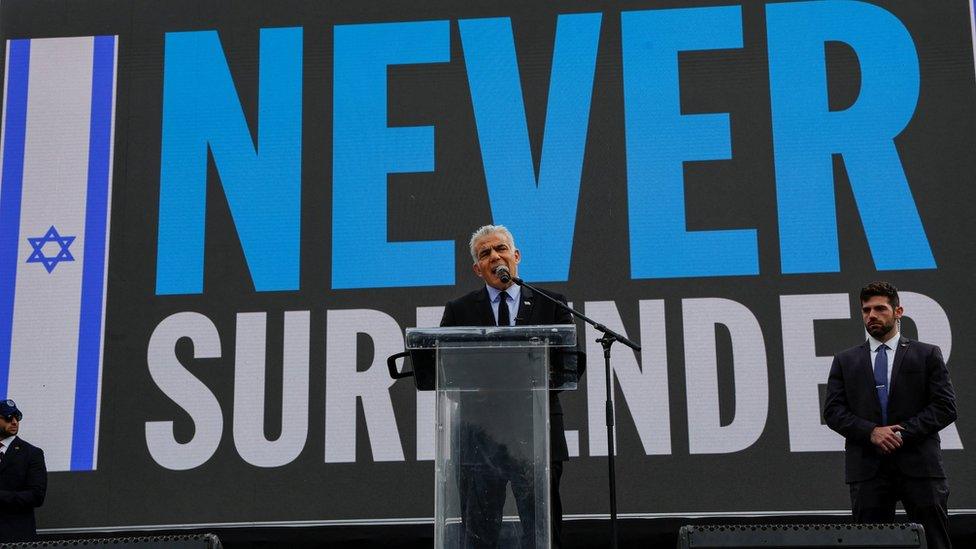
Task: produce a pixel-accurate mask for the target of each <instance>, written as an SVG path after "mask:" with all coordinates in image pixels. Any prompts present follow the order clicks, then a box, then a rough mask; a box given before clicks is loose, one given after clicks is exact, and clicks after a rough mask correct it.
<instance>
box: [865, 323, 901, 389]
mask: <svg viewBox="0 0 976 549" xmlns="http://www.w3.org/2000/svg"><path fill="white" fill-rule="evenodd" d="M900 337H901V334H900V333H899V332H895V335H894V336H892V337H891V339H889V340H888V341H884V342H882V341H878V340H877V339H874V336H868V345H870V346H871V369H872V371H873V370H874V361H875V360H877V358H878V347H881V344H882V343H884V344H885V345H887V346H888V350H886V351H885V356H886V357H887V358H888V394H891V368H892V367H893V366H894V365H895V351H896V350H897V349H898V339H899V338H900Z"/></svg>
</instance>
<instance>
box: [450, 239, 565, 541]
mask: <svg viewBox="0 0 976 549" xmlns="http://www.w3.org/2000/svg"><path fill="white" fill-rule="evenodd" d="M470 248H471V258H472V260H473V261H474V264H473V266H472V267H473V270H474V273H475V275H477V276H478V277H479V278H481V279H482V280H484V281H485V286H484V287H482V288H479V289H477V290H475V291H473V292H471V293H469V294H467V295H464V296H462V297H460V298H458V299H455V300H453V301H450V302H449V303H448V304H447V305H446V306H445V307H444V317H443V318H442V319H441V326H497V325H508V326H531V325H541V324H572V323H573V316H572V314H571V313H569V311H566V310H565V309H561V308H559V307H557V306H556V305H555V304H554V303H552V302H551V301H549V300H547V299H546V298H545V297H542V296H539V295H537V294H536V293H535V292H533V291H532V290H531V289H529V288H525V287H521V286H519V285H516V284H514V283H513V282H512V281H511V280H508V281H507V282H503V281H502V277H501V276H499V272H498V269H499V267H505V268H506V269H507V270H508V273H509V274H510V276H511V277H517V276H518V265H519V262H521V260H522V255H521V253H520V252H519V250H518V248H516V247H515V239H514V238H513V237H512V233H511V232H509V230H508V229H506V228H505V227H504V226H502V225H485V226H484V227H481V228H479V229H478V230H477V231H475V232H474V234H473V235H472V236H471V242H470ZM546 293H547V294H548V295H550V296H552V297H553V298H555V299H557V300H558V301H560V302H562V303H566V298H564V297H563V296H561V295H559V294H555V293H552V292H546ZM580 374H582V372H580ZM549 429H550V439H549V442H550V460H551V463H550V475H549V480H550V491H551V494H550V506H549V509H550V515H551V518H552V531H551V541H552V546H553V547H561V540H560V536H561V533H562V502H561V500H560V498H559V479H560V477H561V476H562V471H563V462H564V461H566V460H568V459H569V451H568V449H567V447H566V434H565V433H564V430H563V429H564V427H563V410H562V407H561V405H560V404H559V397H558V395H557V393H556V392H555V391H550V392H549ZM469 435H470V433H469ZM472 444H474V445H478V446H482V447H480V448H477V449H476V450H475V451H476V452H477V453H478V454H480V455H479V457H478V458H477V459H479V460H480V459H484V460H491V459H496V458H497V456H498V455H499V454H500V453H504V452H494V451H493V450H491V449H486V448H484V446H489V447H490V446H491V443H490V442H487V443H485V442H484V441H481V440H476V441H472ZM492 453H493V455H494V456H496V457H488V456H486V454H492ZM502 459H504V458H502ZM482 480H483V481H479V485H478V486H476V487H474V489H468V490H466V493H465V494H462V500H465V501H462V508H464V511H463V514H464V515H465V516H464V517H463V518H464V521H465V525H464V526H465V540H464V544H465V545H464V546H465V547H495V544H496V542H497V539H498V534H499V532H498V528H499V527H500V522H501V515H502V507H503V505H504V503H505V485H506V483H507V482H512V491H513V495H514V496H515V498H516V503H517V505H518V506H519V507H520V513H522V512H523V511H522V510H521V507H522V506H524V505H528V504H529V502H527V501H522V500H523V498H524V497H525V495H526V493H527V490H526V489H525V488H524V487H521V488H520V487H519V486H518V484H517V480H515V479H512V478H508V479H506V478H495V479H482ZM522 526H523V528H527V527H531V525H526V524H523V525H522ZM527 534H529V532H523V536H525V535H527ZM523 539H525V538H523ZM526 543H527V542H526V541H523V545H525V544H526Z"/></svg>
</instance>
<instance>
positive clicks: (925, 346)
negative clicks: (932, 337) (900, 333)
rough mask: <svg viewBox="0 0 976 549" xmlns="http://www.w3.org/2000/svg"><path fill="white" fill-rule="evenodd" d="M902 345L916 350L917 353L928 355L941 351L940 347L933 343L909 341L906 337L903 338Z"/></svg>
mask: <svg viewBox="0 0 976 549" xmlns="http://www.w3.org/2000/svg"><path fill="white" fill-rule="evenodd" d="M900 345H902V346H904V347H908V348H909V349H915V350H916V351H918V352H921V353H922V354H926V355H927V354H930V353H932V352H933V351H935V350H937V349H939V346H938V345H933V344H932V343H925V342H924V341H918V340H915V339H908V338H906V337H903V338H901V342H900Z"/></svg>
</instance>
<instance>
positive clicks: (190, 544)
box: [0, 534, 222, 549]
mask: <svg viewBox="0 0 976 549" xmlns="http://www.w3.org/2000/svg"><path fill="white" fill-rule="evenodd" d="M27 547H31V548H33V547H51V548H54V547H71V548H74V549H82V548H84V549H103V548H104V549H222V546H221V544H220V539H218V538H217V536H216V535H214V534H186V535H171V536H143V537H123V538H102V539H62V540H53V541H30V542H21V543H0V549H25V548H27Z"/></svg>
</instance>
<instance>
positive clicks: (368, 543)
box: [41, 514, 976, 549]
mask: <svg viewBox="0 0 976 549" xmlns="http://www.w3.org/2000/svg"><path fill="white" fill-rule="evenodd" d="M846 522H849V518H848V517H844V516H787V517H783V516H777V517H750V518H742V517H708V518H686V517H685V518H653V519H632V518H628V519H621V520H620V521H618V527H619V538H618V539H619V547H620V548H621V549H637V548H641V549H673V548H674V547H676V546H677V540H678V530H679V529H680V528H681V526H683V525H686V524H695V525H706V524H825V523H829V524H836V523H846ZM950 528H951V531H952V538H953V544H954V546H955V547H956V548H957V549H967V548H971V547H976V515H968V514H967V515H960V514H956V515H953V516H952V517H951V518H950ZM563 531H564V544H563V547H564V549H600V548H604V547H610V543H609V536H610V533H609V532H610V523H609V520H594V519H587V520H567V521H565V522H564V526H563ZM203 532H210V533H215V534H217V535H218V536H219V538H220V540H221V542H222V543H223V546H224V547H225V548H227V549H257V548H262V549H264V548H277V547H283V548H285V547H287V548H296V549H311V548H318V547H328V548H339V549H345V548H350V549H359V548H382V549H413V548H417V549H420V548H423V549H428V548H430V547H433V545H434V531H433V526H432V525H396V526H375V525H368V526H367V525H357V526H324V527H308V526H305V527H274V528H263V527H248V528H223V529H221V528H218V529H214V528H211V529H207V530H179V531H167V532H158V531H153V532H147V531H141V532H125V533H120V532H113V533H112V534H110V535H109V534H106V535H105V536H94V535H88V536H84V537H87V538H89V539H90V538H92V537H109V536H110V537H116V538H117V537H124V536H152V535H161V534H188V533H203ZM65 537H69V536H64V535H61V536H58V537H55V536H42V538H41V541H43V540H45V539H47V540H53V539H64V538H65ZM70 537H74V536H70ZM78 537H81V536H78Z"/></svg>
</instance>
